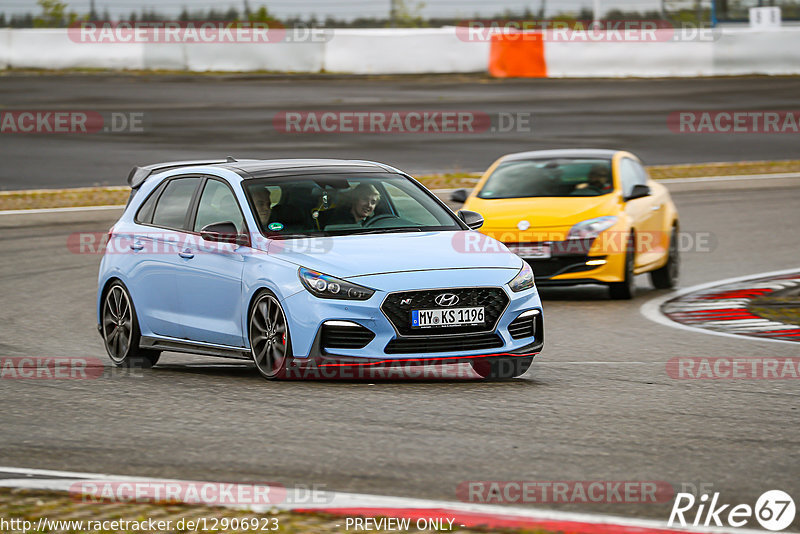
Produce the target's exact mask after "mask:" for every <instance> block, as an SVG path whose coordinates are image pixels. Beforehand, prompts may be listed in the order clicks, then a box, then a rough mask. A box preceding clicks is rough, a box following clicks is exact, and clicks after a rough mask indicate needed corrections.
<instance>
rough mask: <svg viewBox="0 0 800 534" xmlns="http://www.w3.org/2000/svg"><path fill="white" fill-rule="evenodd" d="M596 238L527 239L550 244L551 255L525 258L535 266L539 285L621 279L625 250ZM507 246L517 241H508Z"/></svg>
mask: <svg viewBox="0 0 800 534" xmlns="http://www.w3.org/2000/svg"><path fill="white" fill-rule="evenodd" d="M596 241H597V240H594V239H586V240H571V241H548V242H540V243H524V244H523V245H525V246H540V245H542V244H547V245H549V247H550V250H551V257H550V258H547V259H526V258H523V259H524V260H525V261H526V262H527V263H528V264H529V265H530V266H531V268H532V269H533V274H534V278H535V280H536V285H540V286H558V285H578V284H598V283H600V284H606V283H611V282H620V281H622V277H623V273H624V271H625V269H624V268H625V251H624V249H623V250H620V251H617V250H613V249H611V248H610V247H608V246H601V244H600V243H597V242H596ZM507 245H508V246H515V245H518V244H517V243H507Z"/></svg>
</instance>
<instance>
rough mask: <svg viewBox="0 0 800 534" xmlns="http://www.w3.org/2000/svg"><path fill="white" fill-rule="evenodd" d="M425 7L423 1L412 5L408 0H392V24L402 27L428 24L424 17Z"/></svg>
mask: <svg viewBox="0 0 800 534" xmlns="http://www.w3.org/2000/svg"><path fill="white" fill-rule="evenodd" d="M424 8H425V4H424V3H423V2H417V3H416V4H414V5H413V6H412V5H409V4H408V2H407V1H406V0H392V7H391V13H390V15H389V16H390V19H391V20H390V24H391V25H392V26H397V27H401V28H413V27H420V26H427V24H426V23H425V19H423V18H422V10H423V9H424Z"/></svg>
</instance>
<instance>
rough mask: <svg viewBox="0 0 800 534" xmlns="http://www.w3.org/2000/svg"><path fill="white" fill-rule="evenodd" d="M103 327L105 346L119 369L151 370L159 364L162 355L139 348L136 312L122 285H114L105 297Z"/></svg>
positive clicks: (116, 283)
mask: <svg viewBox="0 0 800 534" xmlns="http://www.w3.org/2000/svg"><path fill="white" fill-rule="evenodd" d="M101 318H102V322H101V324H100V328H101V333H102V335H103V344H104V345H105V347H106V352H107V353H108V357H109V358H111V361H112V362H114V365H116V366H117V367H129V368H137V369H149V368H151V367H153V366H154V365H155V364H156V363H158V359H159V358H160V357H161V351H157V350H150V349H143V348H141V347H139V342H140V341H141V339H142V335H141V331H140V330H139V320H138V319H137V318H136V308H134V306H133V299H131V295H130V293H128V290H127V289H126V288H125V286H124V285H122V283H121V282H114V283H113V284H111V286H110V287H109V288H108V289H107V290H106V292H105V294H104V295H103V308H102V313H101Z"/></svg>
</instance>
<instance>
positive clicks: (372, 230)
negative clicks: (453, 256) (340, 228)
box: [343, 226, 422, 235]
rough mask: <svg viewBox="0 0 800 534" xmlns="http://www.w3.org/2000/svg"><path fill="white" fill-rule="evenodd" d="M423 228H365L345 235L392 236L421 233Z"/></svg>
mask: <svg viewBox="0 0 800 534" xmlns="http://www.w3.org/2000/svg"><path fill="white" fill-rule="evenodd" d="M421 231H422V228H420V227H419V226H397V227H394V228H364V229H363V230H355V231H353V232H348V233H346V234H343V235H363V234H390V233H394V232H421Z"/></svg>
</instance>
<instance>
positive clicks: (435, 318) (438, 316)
mask: <svg viewBox="0 0 800 534" xmlns="http://www.w3.org/2000/svg"><path fill="white" fill-rule="evenodd" d="M483 323H484V318H483V306H481V307H476V308H438V309H433V310H412V311H411V328H430V327H432V326H461V325H475V324H483Z"/></svg>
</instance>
